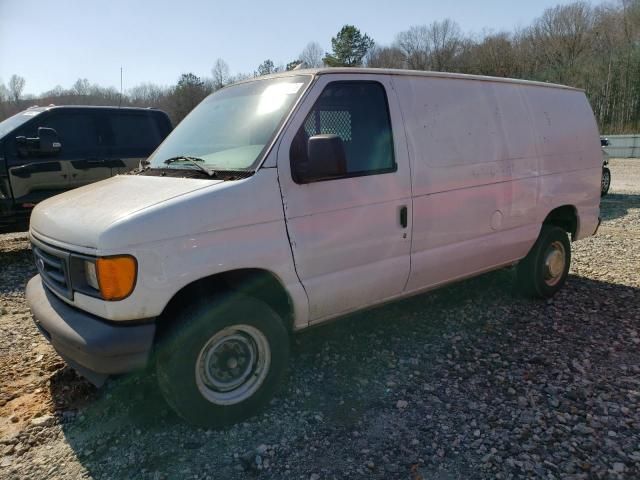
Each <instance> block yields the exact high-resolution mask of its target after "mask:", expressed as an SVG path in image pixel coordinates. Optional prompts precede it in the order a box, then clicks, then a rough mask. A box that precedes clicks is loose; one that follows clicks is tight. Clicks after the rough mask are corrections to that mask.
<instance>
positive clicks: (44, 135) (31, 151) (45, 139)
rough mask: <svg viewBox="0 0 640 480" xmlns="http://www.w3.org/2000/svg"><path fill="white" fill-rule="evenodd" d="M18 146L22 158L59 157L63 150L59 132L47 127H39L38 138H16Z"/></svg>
mask: <svg viewBox="0 0 640 480" xmlns="http://www.w3.org/2000/svg"><path fill="white" fill-rule="evenodd" d="M16 146H17V147H18V154H19V155H20V156H21V157H28V156H30V155H32V156H45V155H57V154H58V153H59V152H60V149H61V148H62V144H61V143H60V139H59V138H58V132H56V131H55V130H54V129H53V128H47V127H38V136H37V137H34V138H30V137H24V136H21V137H16Z"/></svg>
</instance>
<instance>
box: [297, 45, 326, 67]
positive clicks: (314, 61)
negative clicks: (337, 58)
mask: <svg viewBox="0 0 640 480" xmlns="http://www.w3.org/2000/svg"><path fill="white" fill-rule="evenodd" d="M323 56H324V50H323V49H322V47H321V46H320V44H319V43H318V42H309V43H307V46H306V47H304V49H303V50H302V52H300V55H299V56H298V60H300V61H301V62H303V63H304V66H305V68H320V67H322V66H323V65H324V62H323V61H322V57H323Z"/></svg>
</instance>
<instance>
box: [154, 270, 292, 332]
mask: <svg viewBox="0 0 640 480" xmlns="http://www.w3.org/2000/svg"><path fill="white" fill-rule="evenodd" d="M224 292H238V293H242V294H243V295H247V296H250V297H253V298H257V299H258V300H261V301H263V302H264V303H266V304H267V305H269V307H271V308H272V309H273V310H274V311H275V312H276V313H277V314H278V315H279V316H280V318H281V319H282V320H283V322H284V325H285V327H286V328H287V329H288V330H289V331H292V329H293V306H292V303H291V299H290V298H289V295H288V293H287V291H286V290H285V288H284V286H283V285H282V283H281V282H280V280H279V279H278V278H277V277H276V276H275V275H274V274H273V273H271V272H269V271H267V270H262V269H253V268H247V269H240V270H232V271H229V272H223V273H218V274H215V275H211V276H209V277H204V278H201V279H199V280H196V281H194V282H192V283H190V284H188V285H186V286H184V287H183V288H182V289H180V290H179V291H178V292H177V293H176V294H175V295H174V296H173V298H171V300H170V301H169V303H168V304H167V305H166V307H165V308H164V310H163V312H162V313H161V314H160V316H159V317H158V319H157V328H158V332H159V333H161V332H162V331H164V330H165V329H166V327H167V326H168V325H170V324H171V322H172V320H173V319H175V318H176V317H177V314H178V312H179V311H181V310H183V309H184V308H187V307H188V306H189V305H191V304H193V303H194V302H198V301H202V300H206V299H211V298H213V297H214V296H215V295H216V294H219V293H224Z"/></svg>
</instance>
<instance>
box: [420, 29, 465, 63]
mask: <svg viewBox="0 0 640 480" xmlns="http://www.w3.org/2000/svg"><path fill="white" fill-rule="evenodd" d="M428 35H429V41H430V43H431V64H432V68H433V69H434V70H437V71H444V70H448V69H449V67H451V66H452V65H453V63H454V59H455V56H456V55H457V53H458V51H459V48H460V45H461V43H462V33H461V31H460V27H459V26H458V24H457V23H456V22H454V21H453V20H450V19H448V18H447V19H445V20H443V21H441V22H433V23H432V24H431V25H430V26H429V28H428Z"/></svg>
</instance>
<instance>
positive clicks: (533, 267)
mask: <svg viewBox="0 0 640 480" xmlns="http://www.w3.org/2000/svg"><path fill="white" fill-rule="evenodd" d="M550 255H551V256H550ZM560 259H562V265H560V264H559V263H558V262H559V261H560ZM570 266H571V243H570V242H569V237H568V236H567V232H565V231H564V229H562V228H560V227H556V226H554V225H543V226H542V230H541V231H540V235H539V236H538V239H537V240H536V243H535V244H534V245H533V248H531V251H530V252H529V253H528V254H527V256H526V257H525V258H524V259H522V260H521V261H520V263H518V266H517V269H516V274H517V283H518V287H519V289H520V291H521V292H522V293H523V294H524V295H525V296H528V297H533V298H549V297H552V296H553V295H555V294H556V292H557V291H558V290H560V289H561V288H562V286H563V285H564V283H565V281H566V280H567V276H568V275H569V267H570Z"/></svg>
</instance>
